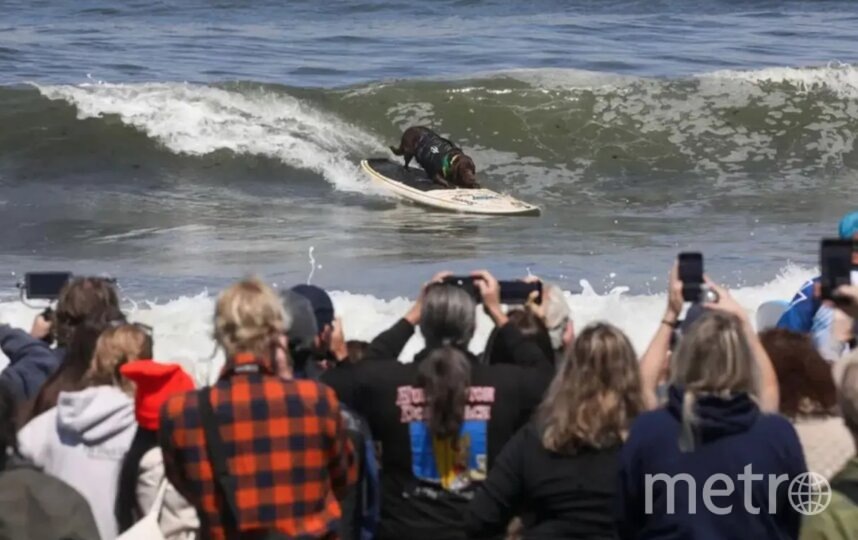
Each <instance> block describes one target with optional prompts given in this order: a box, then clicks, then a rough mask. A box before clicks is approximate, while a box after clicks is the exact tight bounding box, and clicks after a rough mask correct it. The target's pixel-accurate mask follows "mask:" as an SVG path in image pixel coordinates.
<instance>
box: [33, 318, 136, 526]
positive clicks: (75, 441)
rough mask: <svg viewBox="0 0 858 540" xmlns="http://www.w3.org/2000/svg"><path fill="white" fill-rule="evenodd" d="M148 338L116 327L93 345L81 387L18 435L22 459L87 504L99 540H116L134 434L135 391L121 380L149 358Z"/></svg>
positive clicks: (64, 395)
mask: <svg viewBox="0 0 858 540" xmlns="http://www.w3.org/2000/svg"><path fill="white" fill-rule="evenodd" d="M151 349H152V341H151V336H150V335H149V332H148V330H147V329H145V328H144V327H142V326H140V325H133V324H120V325H118V326H112V327H110V328H108V329H107V330H105V331H104V332H103V333H102V334H101V335H100V336H99V338H98V340H97V341H96V346H95V352H94V354H93V358H92V362H91V364H90V368H89V369H88V370H87V371H86V373H85V375H84V377H83V379H82V384H83V388H82V389H81V390H76V391H71V392H68V391H63V392H60V393H59V397H58V399H57V405H56V407H54V408H52V409H49V410H48V411H46V412H44V413H42V414H41V415H39V416H37V417H36V418H34V419H33V420H32V421H31V422H30V423H29V424H27V425H26V426H24V428H23V429H22V430H21V431H20V432H19V434H18V439H19V442H20V447H21V454H22V455H24V456H25V457H27V458H29V459H30V460H31V461H33V463H35V464H36V465H38V466H39V467H41V468H42V469H43V470H44V471H45V472H47V473H48V474H51V475H53V476H55V477H57V478H59V479H60V480H63V481H64V482H66V483H67V484H69V485H70V486H72V487H73V488H75V489H76V490H78V491H79V492H80V493H81V495H83V496H84V498H85V499H86V500H87V502H89V505H90V507H91V508H92V511H93V514H94V515H95V521H96V524H97V525H98V531H99V534H100V536H101V538H116V536H117V533H118V527H117V521H116V517H115V516H114V512H113V506H114V503H115V501H116V496H117V486H118V482H119V472H120V469H121V467H122V462H123V459H124V457H125V454H126V453H127V452H128V449H129V448H130V447H131V441H132V440H133V438H134V434H135V433H136V431H137V422H136V421H135V418H134V401H133V399H132V397H131V394H132V393H133V388H132V386H131V385H130V384H128V383H127V382H126V381H125V380H124V379H123V378H122V377H121V376H120V375H119V368H120V366H122V365H123V364H125V363H126V362H128V361H131V360H136V359H141V358H147V359H148V358H151V354H152V350H151Z"/></svg>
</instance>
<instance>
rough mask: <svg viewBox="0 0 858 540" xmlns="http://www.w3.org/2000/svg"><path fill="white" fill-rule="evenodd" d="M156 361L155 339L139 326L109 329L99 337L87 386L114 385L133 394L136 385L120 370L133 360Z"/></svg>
mask: <svg viewBox="0 0 858 540" xmlns="http://www.w3.org/2000/svg"><path fill="white" fill-rule="evenodd" d="M151 359H152V336H151V335H149V333H147V332H146V331H145V330H144V329H143V328H141V327H139V326H137V325H135V324H121V325H119V326H115V327H112V328H108V329H107V330H105V331H104V332H102V333H101V335H100V336H99V337H98V341H96V343H95V352H94V353H93V355H92V363H91V364H90V367H89V371H87V373H86V375H85V376H84V382H85V384H86V386H99V385H105V384H107V385H112V386H118V387H120V388H122V389H123V390H124V391H126V392H133V390H134V385H133V384H132V383H131V381H129V380H128V379H126V378H124V377H122V375H120V373H119V367H120V366H122V365H123V364H125V363H127V362H131V361H132V360H151Z"/></svg>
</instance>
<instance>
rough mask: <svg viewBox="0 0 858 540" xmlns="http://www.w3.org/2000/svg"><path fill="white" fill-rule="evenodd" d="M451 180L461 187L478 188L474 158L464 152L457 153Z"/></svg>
mask: <svg viewBox="0 0 858 540" xmlns="http://www.w3.org/2000/svg"><path fill="white" fill-rule="evenodd" d="M453 181H454V183H455V184H456V185H458V186H461V187H463V188H478V187H480V185H479V184H478V183H477V167H476V165H474V160H473V159H471V158H470V157H469V156H466V155H465V154H459V157H458V158H456V161H455V162H454V163H453Z"/></svg>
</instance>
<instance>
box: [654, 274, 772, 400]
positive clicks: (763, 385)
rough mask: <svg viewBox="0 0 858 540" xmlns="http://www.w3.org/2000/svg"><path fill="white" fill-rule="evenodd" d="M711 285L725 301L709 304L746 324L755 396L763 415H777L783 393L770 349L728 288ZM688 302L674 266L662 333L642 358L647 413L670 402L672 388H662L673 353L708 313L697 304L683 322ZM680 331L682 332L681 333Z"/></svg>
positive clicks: (745, 329) (658, 332) (658, 334)
mask: <svg viewBox="0 0 858 540" xmlns="http://www.w3.org/2000/svg"><path fill="white" fill-rule="evenodd" d="M706 281H707V285H708V286H709V287H710V288H712V289H713V290H714V291H715V292H716V293H717V294H718V296H719V297H720V298H721V299H722V300H721V301H719V302H717V303H715V304H711V305H709V307H711V308H718V309H721V310H724V309H727V310H729V311H730V312H732V313H734V314H735V315H736V316H737V317H739V320H741V321H743V324H742V333H743V337H744V339H745V340H746V341H747V343H748V345H749V346H750V347H751V353H752V358H753V360H754V367H755V369H756V372H757V376H758V377H759V384H758V385H756V386H755V388H754V391H755V392H758V393H757V394H756V395H755V396H756V398H757V399H758V403H759V406H760V408H761V409H762V410H763V412H776V411H777V410H778V403H779V399H780V397H779V392H778V381H777V376H776V375H775V372H774V368H773V367H772V363H771V360H770V359H769V357H768V355H767V354H766V350H765V349H764V348H763V346H762V344H761V343H760V339H759V336H757V332H756V331H755V330H754V328H753V326H752V325H751V323H750V322H749V321H748V317H747V313H746V312H745V310H744V309H742V307H741V306H739V305H738V304H737V303H736V302H735V301H734V300H733V298H732V297H731V296H730V294H729V292H728V291H727V290H726V289H723V288H721V287H718V286H717V285H715V284H714V283H712V282H711V281H709V280H708V278H706ZM683 306H684V300H683V298H682V281H680V280H679V266H678V263H674V265H673V268H672V269H671V271H670V274H669V277H668V286H667V308H666V310H665V313H664V316H663V317H662V319H661V322H660V324H659V326H658V330H657V331H656V333H655V336H653V338H652V341H651V342H650V344H649V347H647V350H646V352H645V353H644V355H643V357H642V358H641V362H640V371H641V390H642V392H643V399H644V406H645V407H646V408H647V410H654V409H655V408H657V407H658V406H659V405H662V404H664V403H666V402H667V400H668V395H667V394H668V390H669V385H664V386H662V382H663V381H664V380H665V379H666V377H668V376H672V373H671V371H672V369H671V366H670V364H669V359H671V350H673V349H674V348H675V347H676V346H677V344H680V343H681V340H680V339H678V336H684V335H686V334H688V333H689V332H690V330H691V329H692V328H693V327H694V324H695V323H696V322H697V321H698V320H699V319H700V318H701V317H702V316H703V314H704V313H705V312H706V306H704V305H703V304H693V305H691V307H689V308H688V312H687V313H686V315H685V320H683V321H680V320H679V315H680V313H681V312H682V308H683ZM677 329H679V332H677Z"/></svg>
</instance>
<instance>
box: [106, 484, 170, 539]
mask: <svg viewBox="0 0 858 540" xmlns="http://www.w3.org/2000/svg"><path fill="white" fill-rule="evenodd" d="M166 492H167V479H166V478H164V479H163V480H161V485H160V487H158V495H156V496H155V502H154V503H152V508H150V509H149V511H148V512H147V513H146V515H145V516H143V519H141V520H140V521H138V522H137V523H135V524H134V526H133V527H131V528H130V529H128V530H127V531H125V532H124V533H122V534H120V535H119V536H118V537H117V538H116V540H166V539H165V538H164V535H163V534H162V533H161V526H160V525H159V524H158V520H159V519H160V518H161V509H162V508H163V507H164V494H165V493H166Z"/></svg>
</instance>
